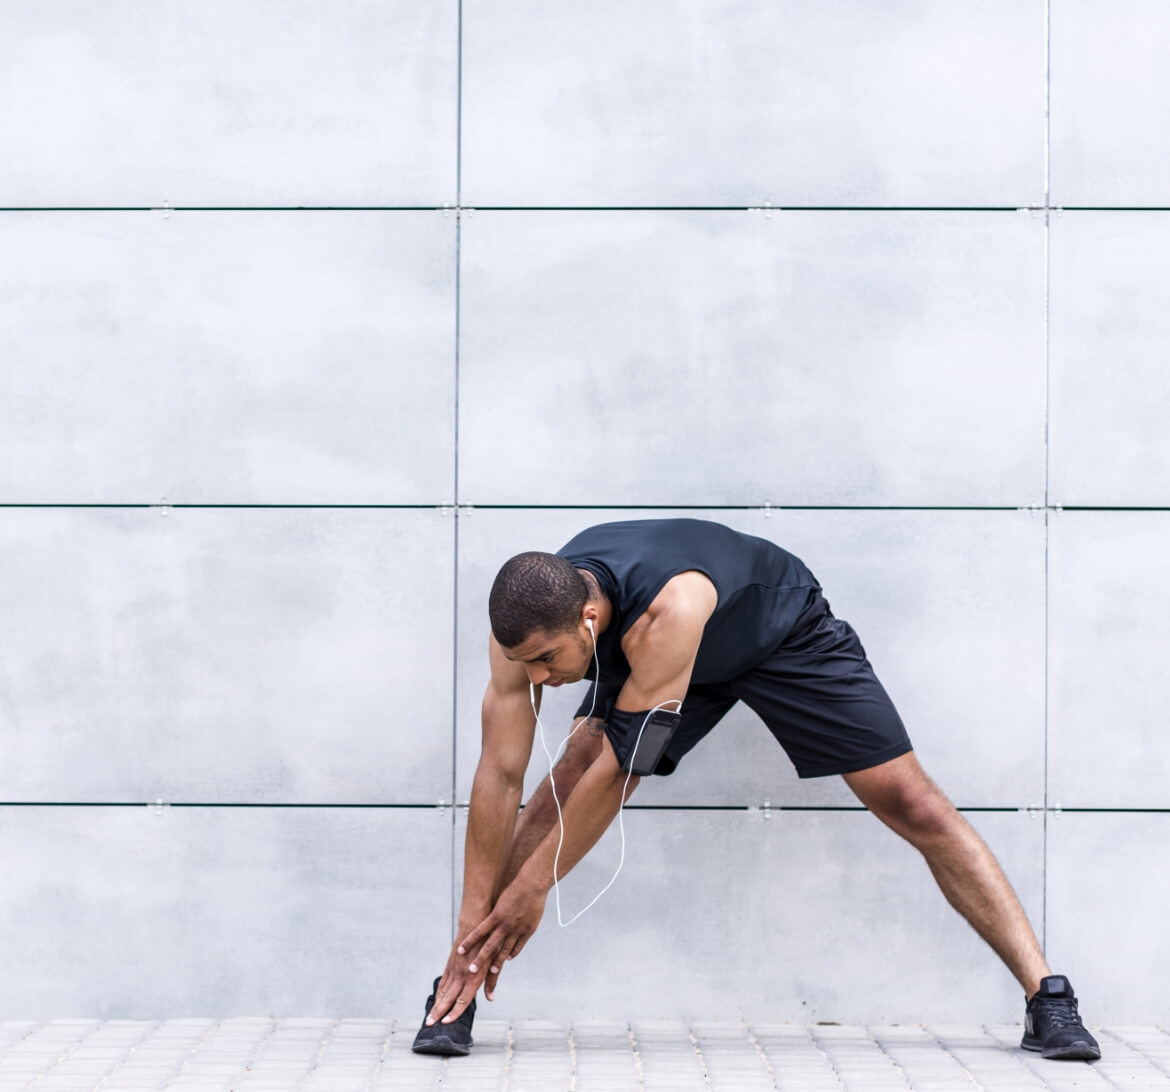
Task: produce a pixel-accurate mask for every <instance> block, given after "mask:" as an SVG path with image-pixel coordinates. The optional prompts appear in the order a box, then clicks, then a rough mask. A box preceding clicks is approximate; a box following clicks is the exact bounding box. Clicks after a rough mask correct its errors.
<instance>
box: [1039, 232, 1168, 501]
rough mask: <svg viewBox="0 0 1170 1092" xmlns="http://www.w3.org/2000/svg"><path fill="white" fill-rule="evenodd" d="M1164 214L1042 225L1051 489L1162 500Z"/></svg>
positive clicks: (1057, 493)
mask: <svg viewBox="0 0 1170 1092" xmlns="http://www.w3.org/2000/svg"><path fill="white" fill-rule="evenodd" d="M1168 250H1170V214H1168V213H1165V212H1142V213H1136V212H1128V213H1125V212H1068V213H1064V214H1063V215H1061V216H1057V217H1055V218H1054V220H1053V224H1052V246H1051V251H1052V259H1051V269H1052V274H1051V276H1052V304H1051V316H1052V318H1051V324H1052V333H1051V338H1052V366H1051V375H1052V380H1051V387H1052V403H1051V405H1052V409H1051V420H1050V443H1051V462H1050V478H1049V480H1050V496H1051V499H1052V501H1053V502H1054V503H1056V504H1069V505H1079V504H1083V505H1100V506H1125V505H1135V506H1167V505H1170V438H1168V436H1167V429H1166V422H1167V420H1168V419H1170V373H1168V372H1167V369H1166V352H1165V346H1166V344H1167V342H1170V287H1168V285H1170V258H1168V257H1167V252H1168Z"/></svg>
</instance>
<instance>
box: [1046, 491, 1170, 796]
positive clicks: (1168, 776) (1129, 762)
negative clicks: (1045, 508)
mask: <svg viewBox="0 0 1170 1092" xmlns="http://www.w3.org/2000/svg"><path fill="white" fill-rule="evenodd" d="M1168 552H1170V513H1168V512H1060V513H1056V514H1054V515H1053V517H1052V524H1051V541H1050V544H1049V558H1048V571H1049V672H1048V688H1049V695H1048V799H1049V801H1050V802H1051V803H1053V804H1055V805H1057V806H1063V807H1088V808H1101V807H1106V808H1108V807H1119V808H1133V807H1137V808H1170V755H1168V754H1167V748H1166V708H1167V705H1168V704H1170V676H1168V675H1167V671H1166V648H1167V641H1168V637H1170V631H1168V627H1167V621H1166V620H1167V618H1170V575H1168V574H1167V572H1166V557H1167V554H1168Z"/></svg>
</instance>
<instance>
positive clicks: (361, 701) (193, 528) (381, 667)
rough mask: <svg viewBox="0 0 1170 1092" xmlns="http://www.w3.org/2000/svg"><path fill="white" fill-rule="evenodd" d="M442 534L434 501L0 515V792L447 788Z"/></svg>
mask: <svg viewBox="0 0 1170 1092" xmlns="http://www.w3.org/2000/svg"><path fill="white" fill-rule="evenodd" d="M454 537H455V536H454V521H453V520H452V518H451V517H449V516H446V517H445V516H442V515H441V514H440V513H439V512H437V511H384V510H383V511H378V510H373V511H371V510H324V509H314V510H285V509H246V510H239V509H236V510H232V509H226V510H225V509H175V510H171V511H170V512H169V514H168V513H167V512H166V511H164V510H148V509H67V510H61V509H56V510H54V509H38V508H23V509H22V508H17V509H13V508H9V509H7V510H3V511H0V600H2V601H3V602H4V604H5V607H4V614H5V632H6V633H8V634H12V635H13V636H12V637H11V639H9V640H6V641H5V643H4V648H3V650H2V652H0V721H2V722H3V731H0V800H9V801H11V800H17V801H19V800H36V801H147V800H154V799H157V798H158V797H162V798H163V799H165V800H178V801H207V802H233V803H234V802H241V803H243V802H253V803H254V802H276V803H410V804H436V803H438V802H440V801H443V800H449V799H450V792H451V761H452V758H451V747H452V743H451V724H452V709H451V697H450V694H451V690H450V687H451V683H450V663H451V649H452V642H453V634H452V610H453V604H452V594H453V580H452V573H453V570H454Z"/></svg>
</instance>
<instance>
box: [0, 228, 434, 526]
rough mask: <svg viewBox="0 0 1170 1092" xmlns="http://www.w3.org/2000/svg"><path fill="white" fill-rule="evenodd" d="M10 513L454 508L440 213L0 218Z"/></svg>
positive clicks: (0, 474) (2, 459) (1, 441)
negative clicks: (167, 504)
mask: <svg viewBox="0 0 1170 1092" xmlns="http://www.w3.org/2000/svg"><path fill="white" fill-rule="evenodd" d="M0 250H2V251H3V252H4V254H5V261H4V263H3V265H2V266H0V358H2V359H3V360H4V361H5V370H4V377H3V380H0V382H2V383H3V385H4V389H3V396H2V397H0V499H3V500H4V501H27V502H33V503H93V502H103V503H104V502H112V503H127V502H143V501H146V502H157V501H159V500H160V499H161V498H163V497H165V498H167V499H168V500H170V501H172V502H212V503H225V502H226V503H261V504H278V503H285V504H290V503H298V504H300V503H308V504H319V503H333V504H339V503H357V504H410V503H423V504H430V503H438V502H439V501H441V500H443V499H444V498H450V497H451V496H452V488H453V486H452V474H453V470H452V464H453V456H452V445H453V429H454V412H453V408H452V406H453V402H454V383H455V366H454V358H455V348H454V328H455V323H454V305H455V226H454V219H453V218H444V216H443V215H442V214H441V213H438V212H415V213H406V212H397V213H395V212H177V213H173V214H164V213H145V212H122V213H87V214H84V215H79V214H77V213H9V214H5V215H3V216H0Z"/></svg>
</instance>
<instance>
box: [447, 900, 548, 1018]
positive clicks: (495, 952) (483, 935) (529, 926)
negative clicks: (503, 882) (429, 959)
mask: <svg viewBox="0 0 1170 1092" xmlns="http://www.w3.org/2000/svg"><path fill="white" fill-rule="evenodd" d="M547 898H548V889H547V888H545V887H531V886H528V885H526V884H524V883H522V882H521V881H520V879H519V878H517V879H516V881H514V882H513V883H512V884H511V885H510V886H509V887H507V888H505V889H504V891H503V893H502V894H501V895H500V897H499V899H498V900H496V905H495V907H494V909H493V910H492V912H491V913H490V914H488V916H487V917H486V918H484V919H483V921H481V922H480V923H479V924H478V925H477V926H476V927H475V928H474V929H472V930H471V932H470V933H468V934H467V935H466V936H465V937H464V938H463V939H462V940H461V941H460V942H459V946H458V947H457V948H456V949H455V952H456V954H457V955H459V956H464V957H466V958H467V959H468V960H469V961H470V962H469V963H468V965H467V969H468V971H469V972H470V973H471V974H472V975H474V976H476V977H479V976H480V975H487V974H489V973H490V975H491V977H492V983H491V989H492V990H494V988H495V984H496V979H497V978H498V977H499V973H500V971H501V970H502V969H503V966H504V961H505V960H508V959H515V958H516V956H518V955H519V954H520V953H521V952H522V951H523V950H524V945H525V944H527V943H528V939H529V937H531V936H532V934H533V933H535V932H536V927H537V926H538V925H539V924H540V919H541V918H542V917H543V916H544V904H545V901H546V900H547ZM489 999H490V994H489Z"/></svg>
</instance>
